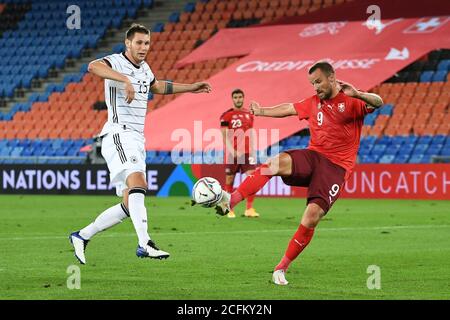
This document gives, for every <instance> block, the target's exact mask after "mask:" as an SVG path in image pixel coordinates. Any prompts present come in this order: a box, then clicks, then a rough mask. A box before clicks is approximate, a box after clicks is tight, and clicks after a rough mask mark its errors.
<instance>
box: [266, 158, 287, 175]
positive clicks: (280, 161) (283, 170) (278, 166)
mask: <svg viewBox="0 0 450 320" xmlns="http://www.w3.org/2000/svg"><path fill="white" fill-rule="evenodd" d="M267 164H268V166H269V169H270V171H271V173H272V175H278V176H288V175H290V174H292V159H291V156H290V155H289V154H287V153H285V152H282V153H280V154H278V155H277V156H275V157H274V158H272V159H270V160H269V161H268V163H267Z"/></svg>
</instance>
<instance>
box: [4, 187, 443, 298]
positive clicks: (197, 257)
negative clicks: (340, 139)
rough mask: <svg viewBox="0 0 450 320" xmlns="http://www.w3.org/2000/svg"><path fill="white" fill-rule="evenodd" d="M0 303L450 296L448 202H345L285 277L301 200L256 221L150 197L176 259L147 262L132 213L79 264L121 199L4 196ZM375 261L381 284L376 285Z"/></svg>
mask: <svg viewBox="0 0 450 320" xmlns="http://www.w3.org/2000/svg"><path fill="white" fill-rule="evenodd" d="M0 201H1V204H2V205H1V223H0V255H1V258H0V299H148V300H156V299H175V300H177V299H182V300H189V299H213V300H216V299H223V300H239V299H273V300H279V299H280V300H286V299H292V300H294V299H295V300H297V299H298V300H300V299H450V271H449V270H450V268H449V266H450V201H412V200H347V199H341V200H339V201H338V202H337V203H336V204H335V206H334V207H333V209H332V210H331V212H330V213H329V214H328V215H327V216H326V218H325V219H324V220H323V221H322V222H321V223H320V225H319V226H318V228H317V229H316V233H315V236H314V238H313V240H312V242H311V243H310V245H309V246H308V248H307V249H305V251H304V252H303V253H302V255H301V256H300V257H299V259H297V260H296V261H295V262H294V263H293V264H292V265H291V268H290V269H289V271H288V273H287V279H288V280H289V282H290V284H289V285H288V286H285V287H279V286H275V285H273V284H272V283H271V282H270V279H271V272H272V269H273V267H274V266H275V265H276V264H277V263H278V261H279V259H280V258H281V256H282V255H283V253H284V250H285V248H286V246H287V243H288V241H289V239H290V238H291V236H292V235H293V233H294V232H295V230H296V228H297V225H298V222H299V220H300V217H301V214H302V212H303V208H304V205H305V202H304V199H275V198H264V199H258V198H257V199H256V201H255V206H256V208H257V209H258V211H259V212H260V214H261V217H260V218H258V219H248V218H244V217H243V216H241V215H242V213H243V206H242V205H239V207H238V208H237V210H236V214H237V218H236V219H234V220H233V219H228V218H226V217H216V215H215V214H214V212H213V210H212V209H203V208H199V207H190V205H189V199H188V198H186V197H173V198H164V199H162V198H154V197H148V198H147V200H146V204H147V208H148V214H149V219H148V220H149V231H150V233H151V235H152V237H153V239H154V240H155V241H156V242H157V244H158V245H159V246H160V247H161V248H162V249H164V250H167V251H169V252H170V253H171V257H170V258H169V259H168V260H163V261H159V260H150V259H138V258H137V257H136V256H135V249H136V245H137V238H136V235H135V233H134V230H133V226H132V223H131V221H130V220H126V221H124V222H123V223H122V224H120V225H118V226H116V227H114V228H112V229H110V230H107V231H105V232H103V233H101V234H99V235H97V236H96V237H95V238H94V239H93V240H92V241H91V242H90V243H89V245H88V247H87V253H86V255H87V263H88V264H87V265H85V266H80V272H81V273H80V277H81V288H80V289H79V290H78V289H72V290H70V289H68V288H67V279H68V277H69V276H70V274H68V273H67V268H68V267H69V266H70V265H77V266H79V264H78V263H77V261H76V259H75V257H74V256H73V253H72V247H71V246H70V244H69V241H68V235H69V233H70V232H71V231H75V230H78V229H79V228H81V227H83V226H85V225H86V224H88V223H90V222H91V221H92V220H93V219H94V218H95V217H96V216H97V215H98V214H99V212H101V211H102V210H103V209H105V208H107V207H109V206H111V205H114V204H115V203H117V202H118V198H116V197H112V196H111V197H109V196H31V195H27V196H18V195H13V196H7V195H2V196H0ZM370 265H376V266H378V267H379V268H380V269H379V270H380V280H381V289H373V290H369V289H368V287H367V280H368V278H369V277H370V276H371V275H372V274H371V273H368V272H367V269H368V267H369V266H370Z"/></svg>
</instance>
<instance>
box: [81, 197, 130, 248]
mask: <svg viewBox="0 0 450 320" xmlns="http://www.w3.org/2000/svg"><path fill="white" fill-rule="evenodd" d="M127 212H128V210H127V208H126V207H125V205H124V204H123V203H119V204H116V205H115V206H113V207H111V208H109V209H106V210H105V211H103V212H102V213H101V214H100V215H99V216H98V217H97V219H95V221H94V222H92V223H91V224H90V225H88V226H87V227H85V228H84V229H81V230H80V236H82V237H83V238H84V239H86V240H89V239H90V238H92V237H93V236H94V235H95V234H97V233H99V232H101V231H103V230H106V229H108V228H111V227H112V226H114V225H116V224H118V223H121V222H122V220H124V219H125V218H127V217H128V215H127Z"/></svg>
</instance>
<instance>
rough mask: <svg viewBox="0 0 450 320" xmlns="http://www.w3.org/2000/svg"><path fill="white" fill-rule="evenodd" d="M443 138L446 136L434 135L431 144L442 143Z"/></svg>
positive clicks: (443, 141)
mask: <svg viewBox="0 0 450 320" xmlns="http://www.w3.org/2000/svg"><path fill="white" fill-rule="evenodd" d="M445 139H446V136H444V135H436V136H433V138H432V140H431V143H432V144H444V143H445Z"/></svg>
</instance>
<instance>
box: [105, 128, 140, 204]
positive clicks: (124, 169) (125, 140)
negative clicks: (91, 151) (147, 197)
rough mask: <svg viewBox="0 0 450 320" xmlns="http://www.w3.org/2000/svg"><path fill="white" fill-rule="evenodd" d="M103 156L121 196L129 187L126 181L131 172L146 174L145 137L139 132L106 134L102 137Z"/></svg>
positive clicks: (127, 131) (124, 131)
mask: <svg viewBox="0 0 450 320" xmlns="http://www.w3.org/2000/svg"><path fill="white" fill-rule="evenodd" d="M102 156H103V158H105V160H106V164H107V165H108V169H109V177H110V181H111V183H112V184H113V185H114V186H115V187H116V194H117V195H118V196H119V197H121V196H122V195H123V191H124V190H125V189H126V188H127V183H126V181H127V178H128V176H129V175H130V174H131V173H134V172H142V173H143V174H144V176H146V175H145V173H146V165H145V157H146V154H145V138H144V136H143V135H142V134H140V133H139V132H136V131H132V130H122V131H116V132H111V133H108V134H106V135H105V136H103V139H102ZM145 179H147V178H145Z"/></svg>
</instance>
